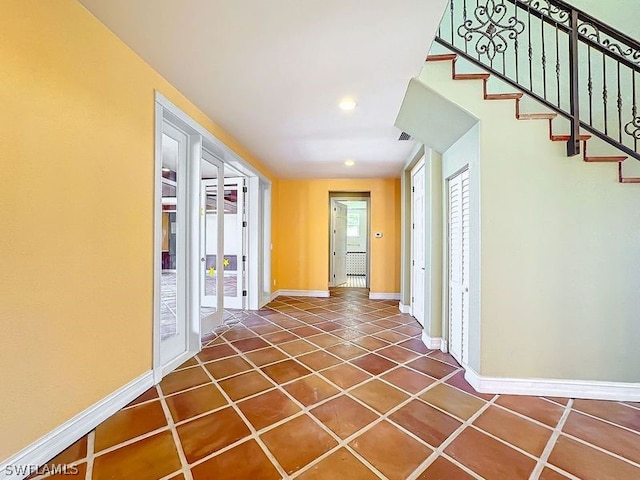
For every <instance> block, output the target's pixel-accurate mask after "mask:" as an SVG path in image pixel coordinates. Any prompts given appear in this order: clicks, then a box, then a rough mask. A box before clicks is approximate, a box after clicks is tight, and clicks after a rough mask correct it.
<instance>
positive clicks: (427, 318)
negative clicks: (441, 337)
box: [409, 156, 430, 328]
mask: <svg viewBox="0 0 640 480" xmlns="http://www.w3.org/2000/svg"><path fill="white" fill-rule="evenodd" d="M420 169H422V176H423V198H422V202H423V209H422V214H423V218H422V234H423V235H422V239H420V241H421V242H422V247H423V248H422V256H423V258H422V260H423V262H424V266H423V267H422V270H421V272H422V273H420V271H418V270H417V268H418V267H419V266H416V265H415V250H416V245H415V240H416V238H415V227H414V226H415V221H416V217H415V209H414V205H415V202H414V177H415V175H416V174H417V173H418V172H419V171H420ZM410 178H411V225H412V228H411V292H410V293H411V303H410V312H409V313H410V314H411V315H413V317H414V318H416V319H417V318H418V317H416V313H418V314H419V315H420V314H421V316H422V322H423V324H422V327H423V328H425V325H426V324H427V322H430V315H427V308H426V307H427V302H426V300H427V298H428V296H429V295H428V294H429V292H427V290H426V287H427V272H426V254H427V248H426V243H427V242H426V232H427V229H426V227H427V225H426V217H425V214H426V207H427V198H426V195H425V192H426V178H427V176H426V162H425V157H424V156H423V157H422V158H421V159H420V161H418V163H417V164H416V165H415V166H414V167H413V168H412V169H411V172H410ZM416 275H422V290H423V292H422V294H423V297H422V309H421V310H422V312H416V310H415V299H416V291H415V283H416V282H415V280H416ZM418 323H419V322H418Z"/></svg>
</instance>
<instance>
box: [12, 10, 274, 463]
mask: <svg viewBox="0 0 640 480" xmlns="http://www.w3.org/2000/svg"><path fill="white" fill-rule="evenodd" d="M1 6H2V15H0V31H1V32H2V35H1V37H0V65H2V73H1V74H0V94H1V97H2V115H0V132H2V133H1V134H0V147H1V149H0V151H1V152H2V167H1V168H0V177H1V178H2V188H1V189H0V211H1V212H2V229H3V234H2V235H0V252H2V268H1V269H0V305H1V307H0V320H1V328H2V348H1V349H0V364H1V365H2V366H3V367H2V377H1V378H2V392H3V393H2V395H0V432H2V433H1V434H0V459H3V458H6V457H8V456H9V455H11V454H13V453H15V452H17V451H18V450H20V449H22V448H24V447H25V446H27V445H29V444H31V443H32V442H34V441H35V440H36V439H38V438H39V437H41V436H42V435H44V434H46V433H47V432H49V431H51V430H52V429H53V428H55V427H57V426H58V425H60V424H62V423H63V422H65V421H66V420H68V419H69V418H71V417H73V416H74V415H76V414H77V413H79V412H80V411H82V410H84V409H85V408H87V407H89V406H90V405H92V404H93V403H95V402H96V401H98V400H100V399H102V398H104V397H105V396H106V395H108V394H109V393H111V392H113V391H115V390H116V389H118V388H120V387H122V386H123V385H124V384H126V383H128V382H129V381H130V380H132V379H134V378H136V377H137V376H139V375H140V374H142V373H144V372H145V371H147V370H149V369H150V368H151V366H152V352H151V348H152V287H153V262H152V260H153V257H152V253H153V175H154V90H158V91H160V92H161V93H162V94H163V95H164V96H165V97H167V98H168V99H169V100H171V101H172V102H174V103H175V104H177V105H178V106H179V107H180V108H181V109H183V110H184V111H185V112H186V113H187V114H189V115H190V116H191V117H192V118H194V119H195V120H196V121H197V122H199V123H200V124H201V125H203V126H204V127H205V128H207V129H209V130H210V131H211V132H212V133H213V134H214V135H216V136H217V137H218V138H220V139H221V140H222V141H224V142H225V143H226V144H227V145H229V146H230V147H232V148H233V149H234V150H236V152H237V153H238V154H239V155H241V156H242V157H244V158H245V159H247V160H249V161H251V162H252V163H254V165H256V167H257V168H259V169H260V170H261V171H262V172H263V173H265V174H266V175H267V176H271V174H270V173H269V172H268V171H267V170H266V169H265V168H264V167H262V166H261V165H260V164H259V163H258V162H257V161H256V159H255V158H254V157H252V156H251V154H250V153H249V152H247V151H246V150H245V149H243V148H242V147H241V146H240V145H238V143H237V142H236V141H234V140H233V139H232V138H231V137H229V135H227V134H225V133H224V132H223V131H221V130H220V128H218V127H217V126H216V125H215V124H214V123H213V122H212V121H211V120H210V119H208V118H207V117H206V116H205V115H204V114H203V113H202V112H200V111H198V110H197V109H196V108H195V107H194V106H193V105H192V104H191V103H190V102H189V101H187V99H186V98H185V97H183V96H182V95H181V94H180V93H179V92H178V91H177V90H176V89H175V88H173V87H172V86H171V85H170V84H169V83H167V82H166V81H165V80H164V79H163V78H162V77H161V76H160V75H158V74H157V73H156V72H155V71H154V70H152V69H151V68H150V67H149V66H148V65H147V64H146V63H145V62H144V61H142V60H141V59H140V58H139V57H137V56H136V55H135V54H134V53H133V52H132V51H131V50H129V49H128V48H127V47H126V46H125V45H124V44H123V43H122V42H121V41H120V40H118V39H117V38H116V37H115V36H114V35H113V34H112V33H111V32H110V31H109V30H107V28H106V27H104V26H103V25H102V24H101V23H99V22H98V21H97V20H96V19H95V18H94V17H93V16H92V15H90V14H89V13H88V12H87V11H86V10H85V9H84V8H83V7H82V6H81V5H80V4H79V3H77V2H75V1H74V0H56V1H42V0H9V1H6V0H5V1H3V2H2V3H1Z"/></svg>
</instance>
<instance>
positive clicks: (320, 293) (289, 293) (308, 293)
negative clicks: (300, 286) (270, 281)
mask: <svg viewBox="0 0 640 480" xmlns="http://www.w3.org/2000/svg"><path fill="white" fill-rule="evenodd" d="M277 297H320V298H328V297H329V290H277V291H275V292H273V293H272V294H271V300H273V299H275V298H277Z"/></svg>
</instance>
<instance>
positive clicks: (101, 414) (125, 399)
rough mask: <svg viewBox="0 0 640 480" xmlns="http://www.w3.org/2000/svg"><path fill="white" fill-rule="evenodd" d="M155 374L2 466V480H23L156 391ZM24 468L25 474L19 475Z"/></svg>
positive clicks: (110, 397)
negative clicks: (106, 421)
mask: <svg viewBox="0 0 640 480" xmlns="http://www.w3.org/2000/svg"><path fill="white" fill-rule="evenodd" d="M153 385H154V383H153V370H149V371H148V372H146V373H144V374H142V375H141V376H139V377H138V378H136V379H135V380H132V381H131V382H129V383H127V384H126V385H125V386H123V387H122V388H119V389H118V390H116V391H115V392H113V393H111V394H110V395H108V396H106V397H105V398H103V399H102V400H100V401H99V402H97V403H95V404H93V405H92V406H90V407H89V408H87V409H86V410H84V411H82V412H80V413H79V414H78V415H76V416H75V417H73V418H72V419H70V420H68V421H66V422H65V423H63V424H62V425H60V426H59V427H57V428H55V429H54V430H52V431H51V432H49V433H47V434H46V435H45V436H43V437H41V438H40V439H38V440H36V441H35V442H34V443H32V444H31V445H29V446H27V447H26V448H24V449H22V450H21V451H19V452H18V453H16V454H15V455H13V456H11V457H9V458H8V459H6V460H5V461H4V462H3V463H2V464H0V479H3V480H4V479H6V480H8V479H21V478H25V477H27V476H29V475H30V474H31V473H32V472H26V471H24V470H25V469H27V470H28V469H29V468H37V467H39V466H41V465H43V464H44V463H45V462H46V461H48V460H50V459H52V458H53V457H55V456H56V455H58V454H59V453H60V452H62V451H63V450H64V449H66V448H68V447H69V446H70V445H72V444H73V443H74V442H77V441H78V440H79V439H80V438H82V437H83V436H84V435H86V434H87V433H89V432H90V431H91V430H93V429H94V428H96V427H97V426H98V425H100V424H101V423H102V422H104V421H105V420H106V419H107V418H109V417H110V416H111V415H113V414H114V413H116V412H117V411H118V410H120V409H121V408H122V407H124V406H126V405H127V404H129V403H131V402H132V401H133V400H135V399H136V398H138V397H139V396H140V395H142V394H143V393H144V392H146V391H147V390H148V389H149V388H151V387H153ZM17 467H21V469H22V472H23V473H19V472H18V471H17Z"/></svg>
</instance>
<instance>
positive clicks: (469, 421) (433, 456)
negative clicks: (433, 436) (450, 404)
mask: <svg viewBox="0 0 640 480" xmlns="http://www.w3.org/2000/svg"><path fill="white" fill-rule="evenodd" d="M497 398H498V396H497V395H496V396H494V397H493V398H492V399H491V400H489V401H487V402H486V403H485V404H484V405H483V406H482V407H480V409H478V411H477V412H475V413H474V414H473V415H471V416H470V417H469V418H468V419H467V420H465V421H463V422H462V424H461V425H460V426H459V427H458V428H457V429H456V430H455V431H454V432H453V433H452V434H451V435H449V436H448V437H447V438H446V439H445V440H444V441H443V442H442V443H441V444H440V445H439V446H438V447H437V448H435V449H434V450H433V453H432V454H431V455H429V457H427V459H426V460H425V461H424V462H422V463H421V464H420V465H418V467H416V469H415V470H414V471H413V473H412V474H411V475H409V477H407V480H415V479H416V478H417V476H418V475H419V474H420V473H421V472H423V471H424V470H425V469H427V468H428V467H429V465H431V464H432V463H433V462H435V460H436V459H437V458H438V457H439V456H441V455H442V454H443V453H444V450H445V449H446V448H447V447H448V446H449V445H451V444H452V443H453V441H454V440H455V439H456V438H458V436H460V434H461V433H462V432H463V431H465V430H466V429H467V428H468V427H470V426H471V425H472V424H473V422H475V421H476V419H477V418H478V417H479V416H480V415H482V414H483V413H484V412H485V411H486V410H488V409H489V407H490V406H491V405H493V403H494V402H495V401H496V399H497ZM456 463H457V462H456ZM463 470H465V471H467V473H469V472H473V470H471V469H469V468H468V467H466V466H464V468H463ZM473 475H474V476H475V477H477V478H480V479H481V478H482V477H481V476H480V475H479V474H477V473H475V472H473Z"/></svg>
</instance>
